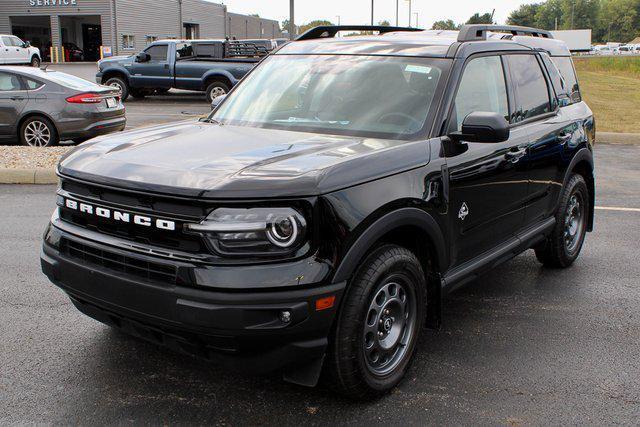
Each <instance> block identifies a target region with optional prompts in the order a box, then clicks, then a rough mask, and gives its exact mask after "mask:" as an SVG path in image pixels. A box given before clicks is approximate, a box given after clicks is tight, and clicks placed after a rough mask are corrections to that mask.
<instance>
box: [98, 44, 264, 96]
mask: <svg viewBox="0 0 640 427" xmlns="http://www.w3.org/2000/svg"><path fill="white" fill-rule="evenodd" d="M267 54H268V51H267V50H266V49H263V48H262V47H261V46H258V45H256V44H255V43H249V42H244V41H241V40H160V41H157V42H154V43H152V44H150V45H149V46H147V47H146V48H145V49H144V50H143V51H142V52H140V53H138V54H137V55H131V56H128V57H114V58H107V59H103V60H101V61H99V62H98V73H97V74H96V81H97V82H98V83H100V84H104V85H107V86H113V87H116V88H118V89H119V90H120V92H121V93H122V100H123V101H124V100H125V99H127V98H128V97H129V95H131V96H133V97H134V98H144V97H145V96H146V95H152V94H154V93H165V92H167V91H168V90H169V89H171V88H176V89H186V90H194V91H204V92H206V94H207V100H208V101H209V102H211V101H212V100H213V98H216V97H217V96H220V95H225V94H226V93H227V92H229V90H231V88H232V87H233V86H234V85H235V84H236V83H237V82H238V81H239V80H240V79H241V78H242V77H244V75H245V74H247V72H249V70H251V69H252V68H253V66H254V65H255V64H256V63H257V62H258V61H259V60H260V58H261V57H263V56H266V55H267Z"/></svg>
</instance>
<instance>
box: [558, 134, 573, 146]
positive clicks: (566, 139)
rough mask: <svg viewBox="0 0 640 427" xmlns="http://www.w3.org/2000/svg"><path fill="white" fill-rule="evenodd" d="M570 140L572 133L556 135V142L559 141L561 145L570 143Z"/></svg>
mask: <svg viewBox="0 0 640 427" xmlns="http://www.w3.org/2000/svg"><path fill="white" fill-rule="evenodd" d="M571 138H573V134H572V133H561V134H560V135H558V141H560V143H562V144H566V143H567V142H569V141H571Z"/></svg>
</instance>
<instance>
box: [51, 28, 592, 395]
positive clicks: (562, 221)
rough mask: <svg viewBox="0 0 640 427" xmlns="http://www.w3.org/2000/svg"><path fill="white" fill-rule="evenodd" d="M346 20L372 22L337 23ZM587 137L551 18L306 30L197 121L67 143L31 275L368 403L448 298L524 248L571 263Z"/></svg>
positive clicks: (151, 333)
mask: <svg viewBox="0 0 640 427" xmlns="http://www.w3.org/2000/svg"><path fill="white" fill-rule="evenodd" d="M356 30H363V31H367V30H368V31H374V30H375V31H380V32H381V33H383V34H384V35H382V36H377V35H364V36H357V37H347V38H335V39H334V38H333V36H334V35H335V34H336V33H337V32H338V31H356ZM388 32H390V33H388ZM505 32H506V34H505ZM489 33H492V34H493V33H497V34H500V35H501V37H499V38H495V37H493V36H491V37H490V36H489ZM534 36H535V37H534ZM555 64H558V65H557V66H556V65H555ZM594 138H595V123H594V118H593V113H592V112H591V110H590V109H589V107H588V106H587V105H586V104H585V103H584V101H583V100H582V98H581V95H580V88H579V85H578V82H577V79H576V75H575V71H574V68H573V65H572V59H571V54H570V52H569V50H568V49H567V46H566V45H565V44H564V43H563V42H561V41H558V40H554V39H553V38H552V35H551V34H550V33H549V32H547V31H543V30H536V29H527V28H523V27H511V26H488V25H468V26H463V27H462V28H461V30H460V31H459V32H458V33H441V32H440V31H422V32H420V31H414V29H399V28H394V27H368V26H367V27H363V26H338V27H318V28H315V29H312V30H309V32H307V33H305V34H303V35H302V36H301V37H300V38H299V39H298V41H296V42H295V43H290V44H287V45H285V46H284V47H282V48H280V49H279V50H278V51H277V52H275V53H274V54H272V55H270V56H268V57H267V58H266V59H265V60H264V61H262V62H261V63H260V64H259V65H258V66H257V67H256V68H255V69H254V70H253V71H252V72H251V73H250V74H249V75H248V76H247V77H246V78H245V79H243V81H242V82H241V83H240V84H239V85H238V87H236V89H234V91H232V92H231V93H230V94H229V95H227V97H226V98H225V99H224V100H223V101H222V102H221V103H220V104H219V105H218V106H217V107H216V109H215V110H214V111H213V112H212V113H211V115H210V116H208V117H207V118H205V119H201V120H199V121H192V122H181V123H179V124H173V125H171V124H169V125H162V126H158V127H154V128H149V129H142V130H135V131H132V132H128V133H124V134H121V135H118V136H117V137H102V138H101V139H100V140H94V142H93V143H92V144H91V145H90V146H86V147H83V146H81V147H79V148H78V149H76V150H75V151H74V152H73V153H71V154H70V155H69V156H67V157H66V158H65V159H63V160H62V161H61V162H60V164H59V165H58V173H59V175H60V177H61V185H60V187H59V190H58V193H57V203H58V207H57V208H56V210H55V212H54V214H53V217H52V220H51V223H50V225H49V226H48V227H47V229H46V231H45V234H44V244H43V251H42V259H41V260H42V269H43V271H44V273H45V274H46V275H47V276H48V277H49V279H50V280H51V281H52V282H53V283H55V284H56V285H57V286H59V287H61V288H62V289H63V290H64V291H65V292H66V293H67V294H68V295H69V297H70V298H71V301H72V302H73V304H74V305H75V306H76V307H77V308H78V309H79V310H80V311H82V312H83V313H85V314H87V315H89V316H91V317H94V318H95V319H98V320H100V321H102V322H104V323H106V324H109V325H111V326H113V327H116V328H120V329H122V330H124V331H126V332H129V333H132V334H135V335H138V336H140V337H142V338H145V339H148V340H152V341H153V342H155V343H158V344H163V345H167V346H170V347H172V348H175V349H178V350H180V351H183V352H187V353H190V354H194V355H198V356H200V357H204V358H207V359H211V360H216V361H217V362H220V363H223V364H228V365H230V366H233V365H236V366H240V367H241V369H243V370H244V371H248V370H279V371H281V372H282V373H283V376H284V378H285V379H286V380H288V381H291V382H294V383H297V384H303V385H307V386H312V385H315V384H316V382H317V381H318V379H319V377H320V376H321V375H323V376H324V377H325V380H326V383H327V384H329V385H331V386H332V387H334V388H335V389H336V390H337V391H339V392H341V393H343V394H345V395H347V396H350V397H353V398H357V399H364V398H371V397H375V396H379V395H381V394H383V393H386V392H388V391H389V390H391V389H392V388H393V387H394V386H395V385H396V384H398V382H399V381H400V380H401V379H402V377H403V376H404V375H405V372H406V371H407V369H408V367H409V364H410V362H411V359H412V357H413V354H414V353H415V350H416V346H417V343H418V340H419V339H420V337H421V335H422V334H421V331H422V328H423V326H425V325H427V326H429V327H437V326H438V325H439V324H440V322H441V320H442V316H441V313H442V310H443V308H444V306H443V304H442V300H443V298H444V297H445V296H446V295H447V294H448V293H449V292H451V291H452V290H454V289H456V288H458V287H459V286H461V285H463V284H465V283H467V282H470V281H472V280H474V279H476V278H477V277H479V275H481V274H482V273H483V272H486V271H487V270H489V269H491V268H493V267H495V266H496V265H499V264H501V263H503V262H505V261H507V260H509V259H511V258H513V257H514V256H516V255H518V254H519V253H521V252H523V251H525V250H528V249H533V250H535V254H536V256H537V258H538V260H539V261H540V262H541V263H542V264H543V265H544V266H548V267H554V268H566V267H569V266H570V265H571V264H572V263H573V262H574V261H575V260H576V258H577V257H578V255H579V254H580V251H581V248H582V245H583V242H584V239H585V236H586V234H587V232H588V231H591V230H592V228H593V219H594V173H593V149H592V146H593V142H594ZM530 273H531V274H538V273H537V272H536V271H535V270H531V271H530ZM536 277H537V276H536ZM478 285H479V284H478ZM422 348H423V349H424V350H423V351H428V345H425V346H423V347H422ZM414 374H417V375H420V373H414Z"/></svg>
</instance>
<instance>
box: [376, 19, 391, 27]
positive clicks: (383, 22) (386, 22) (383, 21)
mask: <svg viewBox="0 0 640 427" xmlns="http://www.w3.org/2000/svg"><path fill="white" fill-rule="evenodd" d="M378 25H379V26H381V27H390V26H391V23H390V22H389V21H387V20H386V19H384V20H382V21H380V22H378Z"/></svg>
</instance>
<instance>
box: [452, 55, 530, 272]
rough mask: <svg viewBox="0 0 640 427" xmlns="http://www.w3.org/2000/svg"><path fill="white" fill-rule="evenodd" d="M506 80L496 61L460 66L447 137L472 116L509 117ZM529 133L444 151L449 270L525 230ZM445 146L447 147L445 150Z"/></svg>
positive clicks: (518, 130)
mask: <svg viewBox="0 0 640 427" xmlns="http://www.w3.org/2000/svg"><path fill="white" fill-rule="evenodd" d="M507 82H508V80H507V79H506V71H505V68H504V66H503V62H502V59H501V58H500V56H482V57H477V58H474V59H471V60H470V61H468V62H467V64H466V65H465V69H464V71H463V73H462V78H461V79H460V84H459V86H458V89H457V93H456V97H455V100H454V104H453V107H452V110H451V114H450V117H449V122H448V123H449V129H448V130H449V132H452V131H456V130H461V125H462V122H463V121H464V118H465V117H466V116H467V115H468V114H469V113H471V112H481V111H483V112H493V113H499V114H500V115H502V116H504V117H505V120H507V119H509V118H510V117H511V110H512V109H511V108H510V103H512V102H513V101H512V100H511V97H510V96H509V95H510V94H509V91H507V87H508V83H507ZM528 142H529V133H528V132H527V129H526V128H525V127H516V128H514V129H512V130H511V135H510V137H509V139H508V140H507V141H504V142H496V143H470V142H464V141H462V142H461V143H458V144H454V146H453V147H449V148H447V147H445V151H446V152H447V166H448V170H449V219H450V225H451V227H450V230H451V236H450V238H451V242H452V249H451V250H452V253H451V259H452V266H454V267H455V266H456V265H459V264H461V263H464V262H466V261H469V260H470V259H472V258H474V257H476V256H478V255H480V254H481V253H483V252H486V251H488V250H490V249H492V248H494V247H496V246H498V245H500V244H501V243H503V242H505V241H507V240H509V239H510V238H513V237H514V236H515V235H516V233H517V232H518V231H520V229H521V228H522V227H523V224H524V206H525V203H526V198H527V191H528V173H527V170H526V167H525V166H524V165H523V164H522V159H523V158H524V157H525V156H526V147H527V144H528ZM445 145H446V144H445Z"/></svg>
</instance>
